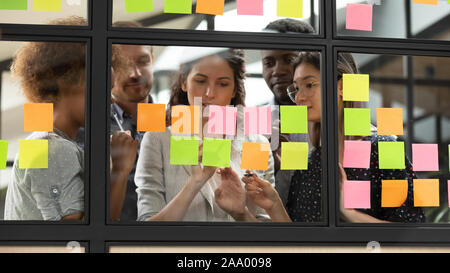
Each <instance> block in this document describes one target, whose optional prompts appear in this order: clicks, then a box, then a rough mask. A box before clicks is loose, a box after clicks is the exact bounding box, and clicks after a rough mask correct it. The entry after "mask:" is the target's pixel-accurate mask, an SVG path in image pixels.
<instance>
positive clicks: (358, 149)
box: [343, 140, 371, 169]
mask: <svg viewBox="0 0 450 273" xmlns="http://www.w3.org/2000/svg"><path fill="white" fill-rule="evenodd" d="M370 149H371V142H370V141H357V140H356V141H352V140H346V141H345V143H344V164H343V166H344V168H363V169H368V168H370Z"/></svg>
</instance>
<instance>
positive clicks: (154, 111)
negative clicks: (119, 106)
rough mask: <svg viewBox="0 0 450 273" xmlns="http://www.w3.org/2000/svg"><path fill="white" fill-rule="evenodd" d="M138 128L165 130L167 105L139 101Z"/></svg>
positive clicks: (156, 130)
mask: <svg viewBox="0 0 450 273" xmlns="http://www.w3.org/2000/svg"><path fill="white" fill-rule="evenodd" d="M137 130H138V131H140V132H165V131H166V105H165V104H154V103H138V111H137Z"/></svg>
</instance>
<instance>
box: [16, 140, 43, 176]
mask: <svg viewBox="0 0 450 273" xmlns="http://www.w3.org/2000/svg"><path fill="white" fill-rule="evenodd" d="M47 168H48V140H47V139H30V140H19V169H47Z"/></svg>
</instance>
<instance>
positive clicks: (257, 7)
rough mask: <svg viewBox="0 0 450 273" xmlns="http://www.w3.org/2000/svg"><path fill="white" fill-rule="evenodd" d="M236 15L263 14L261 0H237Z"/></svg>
mask: <svg viewBox="0 0 450 273" xmlns="http://www.w3.org/2000/svg"><path fill="white" fill-rule="evenodd" d="M237 14H238V15H263V14H264V12H263V0H237Z"/></svg>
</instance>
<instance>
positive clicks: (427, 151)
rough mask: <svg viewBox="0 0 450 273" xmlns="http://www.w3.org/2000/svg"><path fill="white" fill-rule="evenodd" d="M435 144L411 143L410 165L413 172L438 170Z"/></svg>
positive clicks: (437, 154)
mask: <svg viewBox="0 0 450 273" xmlns="http://www.w3.org/2000/svg"><path fill="white" fill-rule="evenodd" d="M438 150H439V148H438V145H437V144H413V145H412V161H413V162H412V166H413V171H415V172H426V171H439V151H438Z"/></svg>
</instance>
